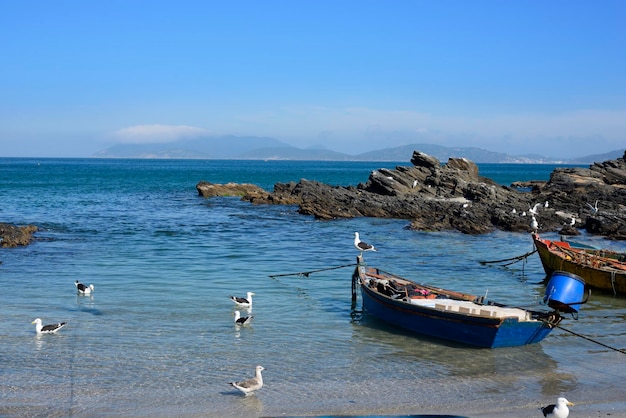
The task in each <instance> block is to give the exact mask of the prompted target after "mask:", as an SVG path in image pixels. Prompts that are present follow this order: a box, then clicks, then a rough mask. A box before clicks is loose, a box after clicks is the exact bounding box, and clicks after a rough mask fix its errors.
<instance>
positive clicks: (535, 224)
mask: <svg viewBox="0 0 626 418" xmlns="http://www.w3.org/2000/svg"><path fill="white" fill-rule="evenodd" d="M532 218H533V219H532V221H530V228H531V229H532V230H533V232H537V230H538V229H539V222H537V219H535V215H533V216H532Z"/></svg>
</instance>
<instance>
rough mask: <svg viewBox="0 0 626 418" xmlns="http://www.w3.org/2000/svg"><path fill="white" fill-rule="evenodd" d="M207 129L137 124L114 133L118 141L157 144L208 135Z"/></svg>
mask: <svg viewBox="0 0 626 418" xmlns="http://www.w3.org/2000/svg"><path fill="white" fill-rule="evenodd" d="M207 134H209V132H208V131H207V130H206V129H202V128H196V127H194V126H186V125H136V126H130V127H127V128H122V129H120V130H117V131H115V132H114V133H113V135H112V136H113V137H114V139H115V140H116V141H118V142H121V143H125V144H155V143H165V142H174V141H178V140H180V139H183V138H193V137H197V136H201V135H207Z"/></svg>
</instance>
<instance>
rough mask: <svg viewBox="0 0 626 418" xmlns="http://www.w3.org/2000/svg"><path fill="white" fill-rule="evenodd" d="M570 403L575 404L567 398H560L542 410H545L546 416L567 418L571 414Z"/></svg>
mask: <svg viewBox="0 0 626 418" xmlns="http://www.w3.org/2000/svg"><path fill="white" fill-rule="evenodd" d="M568 405H569V406H574V404H573V403H571V402H570V401H568V400H567V399H565V398H559V399H557V400H556V404H552V405H548V406H544V407H543V408H541V412H543V416H544V417H546V418H567V417H568V416H569V408H568V407H567V406H568Z"/></svg>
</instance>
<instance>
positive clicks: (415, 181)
mask: <svg viewBox="0 0 626 418" xmlns="http://www.w3.org/2000/svg"><path fill="white" fill-rule="evenodd" d="M415 186H417V180H413V185H412V186H411V188H412V189H415Z"/></svg>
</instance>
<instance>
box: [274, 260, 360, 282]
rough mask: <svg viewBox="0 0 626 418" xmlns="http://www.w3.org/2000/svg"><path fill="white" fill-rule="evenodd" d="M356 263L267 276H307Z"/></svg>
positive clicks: (351, 265)
mask: <svg viewBox="0 0 626 418" xmlns="http://www.w3.org/2000/svg"><path fill="white" fill-rule="evenodd" d="M356 265H357V264H356V263H352V264H345V265H343V266H335V267H328V268H325V269H318V270H310V271H301V272H298V273H285V274H271V275H270V276H269V277H271V278H272V279H274V278H276V277H285V276H300V277H309V276H310V275H311V274H313V273H319V272H320V271H327V270H337V269H342V268H344V267H353V266H356Z"/></svg>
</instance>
